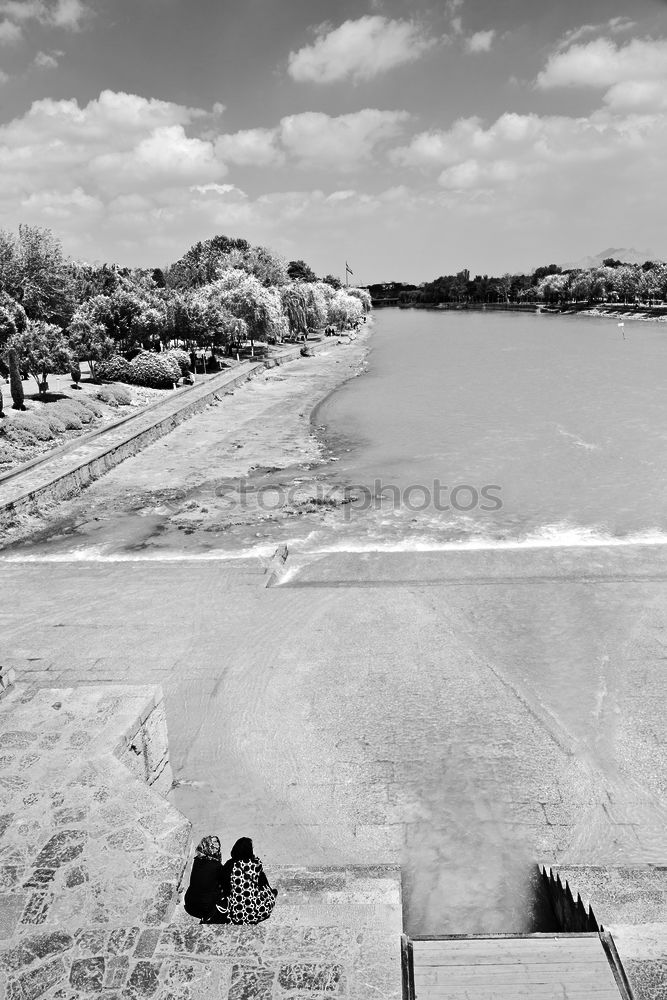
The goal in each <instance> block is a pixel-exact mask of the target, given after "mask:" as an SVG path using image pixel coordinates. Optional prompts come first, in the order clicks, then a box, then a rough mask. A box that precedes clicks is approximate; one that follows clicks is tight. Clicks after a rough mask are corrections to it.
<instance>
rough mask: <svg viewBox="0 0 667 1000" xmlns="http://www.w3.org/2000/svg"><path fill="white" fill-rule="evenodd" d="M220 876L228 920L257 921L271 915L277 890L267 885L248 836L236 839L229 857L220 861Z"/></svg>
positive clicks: (242, 922) (234, 921) (240, 921)
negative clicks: (227, 859)
mask: <svg viewBox="0 0 667 1000" xmlns="http://www.w3.org/2000/svg"><path fill="white" fill-rule="evenodd" d="M222 877H223V895H224V896H226V898H227V901H228V907H229V920H230V921H231V923H233V924H258V923H260V921H262V920H266V919H267V917H270V916H271V912H272V910H273V907H274V906H275V902H276V896H277V895H278V890H277V889H272V888H271V886H270V885H269V880H268V879H267V877H266V874H265V872H264V869H263V868H262V862H261V861H260V859H259V858H257V857H255V855H254V854H253V850H252V840H250V838H249V837H241V838H240V840H237V841H236V843H235V844H234V846H233V847H232V851H231V857H230V859H229V861H226V862H225V864H224V865H223V868H222Z"/></svg>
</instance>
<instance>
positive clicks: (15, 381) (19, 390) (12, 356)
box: [7, 347, 25, 410]
mask: <svg viewBox="0 0 667 1000" xmlns="http://www.w3.org/2000/svg"><path fill="white" fill-rule="evenodd" d="M7 361H8V362H9V385H10V389H11V393H12V404H13V405H12V409H13V410H25V406H24V403H23V401H24V399H25V393H24V392H23V380H22V378H21V369H20V367H19V359H18V354H17V353H16V351H15V350H14V349H13V348H11V347H10V349H9V350H8V351H7Z"/></svg>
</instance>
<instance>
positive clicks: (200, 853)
mask: <svg viewBox="0 0 667 1000" xmlns="http://www.w3.org/2000/svg"><path fill="white" fill-rule="evenodd" d="M195 857H197V858H213V859H214V860H215V861H220V859H221V852H220V841H219V840H218V838H217V837H202V839H201V840H200V841H199V843H198V844H197V850H196V851H195Z"/></svg>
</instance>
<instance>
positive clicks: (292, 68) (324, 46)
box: [288, 14, 436, 83]
mask: <svg viewBox="0 0 667 1000" xmlns="http://www.w3.org/2000/svg"><path fill="white" fill-rule="evenodd" d="M435 44H436V42H435V39H431V38H428V37H427V36H426V34H425V33H424V31H423V29H422V28H421V27H420V26H419V25H418V24H417V23H416V22H415V21H405V20H390V19H389V18H386V17H383V16H381V15H379V14H375V15H365V16H363V17H360V18H357V19H356V20H348V21H344V22H343V24H341V25H340V26H339V27H338V28H331V27H330V26H328V25H322V26H320V28H318V29H317V33H316V38H315V41H314V42H313V43H312V44H311V45H305V46H304V47H303V48H301V49H299V50H298V52H290V55H289V60H288V73H289V75H290V76H291V77H292V79H293V80H297V81H299V82H314V83H334V82H336V81H339V80H346V79H351V80H353V81H357V82H358V81H360V80H370V79H371V78H372V77H374V76H377V75H378V74H380V73H384V72H386V71H387V70H390V69H393V68H394V67H395V66H401V65H403V64H405V63H410V62H414V61H415V60H416V59H419V57H420V56H422V55H423V54H424V53H425V52H427V51H428V50H429V49H430V48H432V47H433V45H435Z"/></svg>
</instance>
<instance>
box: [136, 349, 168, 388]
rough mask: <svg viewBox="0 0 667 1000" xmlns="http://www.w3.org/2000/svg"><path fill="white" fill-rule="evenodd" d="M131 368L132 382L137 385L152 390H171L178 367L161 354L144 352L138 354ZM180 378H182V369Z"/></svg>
mask: <svg viewBox="0 0 667 1000" xmlns="http://www.w3.org/2000/svg"><path fill="white" fill-rule="evenodd" d="M130 367H131V369H132V381H133V382H134V383H135V384H136V385H143V386H147V387H149V388H151V389H171V388H172V387H173V384H174V382H175V381H176V377H175V375H174V370H175V367H176V365H175V364H174V363H171V364H170V363H169V361H167V360H166V359H165V357H164V356H163V355H161V354H153V353H152V352H150V351H143V352H142V353H141V354H137V356H136V358H134V360H133V361H132V362H131V364H130ZM178 377H180V369H179V376H178Z"/></svg>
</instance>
